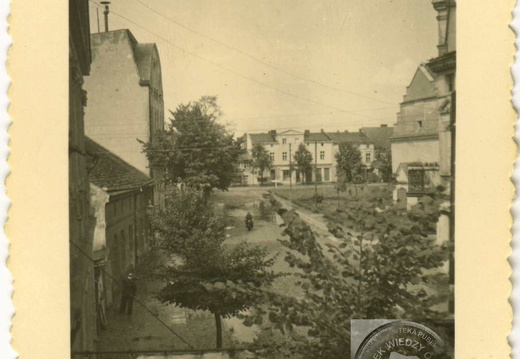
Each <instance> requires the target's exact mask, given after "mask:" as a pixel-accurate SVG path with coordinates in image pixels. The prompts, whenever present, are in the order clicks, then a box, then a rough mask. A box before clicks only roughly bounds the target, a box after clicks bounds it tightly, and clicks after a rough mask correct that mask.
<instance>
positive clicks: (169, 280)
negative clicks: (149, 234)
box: [151, 188, 275, 348]
mask: <svg viewBox="0 0 520 359" xmlns="http://www.w3.org/2000/svg"><path fill="white" fill-rule="evenodd" d="M202 197H203V195H202V193H200V191H196V190H194V189H192V188H187V189H184V190H178V191H175V192H174V194H173V195H172V196H171V197H170V198H168V200H167V201H166V209H165V210H164V211H160V212H158V213H157V214H156V215H155V216H154V219H153V225H154V229H155V231H156V233H157V234H159V236H160V237H161V240H162V243H163V247H162V248H163V249H165V250H166V253H167V254H168V257H169V258H168V260H169V263H173V264H169V265H167V266H154V267H153V269H152V270H151V272H152V273H151V276H152V277H154V278H157V279H160V280H162V281H163V282H164V283H165V285H164V287H163V288H162V289H161V290H160V291H159V293H158V294H157V298H158V299H159V300H160V301H161V302H163V303H168V304H175V305H178V306H180V307H184V308H190V309H194V310H199V309H200V310H208V311H210V312H211V313H213V314H214V317H215V325H216V338H217V340H216V345H217V348H220V347H222V323H221V320H222V317H230V316H235V315H237V314H238V313H239V312H241V311H243V310H245V309H247V308H248V307H250V306H251V305H253V304H255V303H256V302H258V301H260V300H261V298H262V297H261V296H259V294H258V293H257V292H256V291H254V290H252V289H251V288H258V287H268V286H269V285H270V283H271V282H272V281H273V279H274V278H275V275H274V274H273V273H272V271H270V270H269V268H270V267H271V265H272V264H273V261H274V259H273V258H267V251H266V249H264V248H263V247H260V246H253V245H250V244H247V243H240V244H239V245H236V246H234V247H233V248H229V247H226V246H225V245H223V243H224V240H225V238H226V235H225V231H224V224H223V222H222V220H221V219H220V218H218V217H217V216H216V215H215V213H214V212H213V209H212V208H211V207H210V206H208V205H207V204H206V203H205V201H204V200H203V199H202Z"/></svg>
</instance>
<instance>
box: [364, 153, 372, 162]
mask: <svg viewBox="0 0 520 359" xmlns="http://www.w3.org/2000/svg"><path fill="white" fill-rule="evenodd" d="M365 162H366V163H370V162H372V154H371V153H367V154H365Z"/></svg>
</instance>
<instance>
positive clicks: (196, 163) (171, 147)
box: [143, 96, 241, 198]
mask: <svg viewBox="0 0 520 359" xmlns="http://www.w3.org/2000/svg"><path fill="white" fill-rule="evenodd" d="M170 112H171V111H170ZM171 114H172V116H173V118H171V119H170V121H171V123H170V125H169V128H168V130H167V131H166V133H165V134H164V135H161V136H159V137H157V138H155V139H154V140H153V141H151V142H148V143H143V151H144V152H145V153H146V155H147V157H148V159H149V161H150V166H151V168H153V169H157V170H159V171H161V172H162V173H163V175H164V180H165V181H166V182H167V183H170V184H171V183H177V182H179V181H182V182H184V183H185V184H187V185H188V186H191V187H194V188H197V189H200V190H202V191H203V192H204V194H205V198H207V197H208V196H209V193H210V192H211V191H212V190H213V189H214V188H217V189H221V190H226V189H227V188H228V187H229V185H230V184H231V182H232V180H233V176H234V174H235V169H236V166H237V164H238V157H239V154H240V153H241V148H240V143H238V142H237V141H236V140H235V139H234V138H233V134H232V133H231V132H230V131H229V130H228V129H227V128H226V127H225V126H224V125H222V124H220V123H218V120H219V118H220V117H221V114H222V112H221V110H220V107H219V106H218V104H217V98H216V97H208V96H205V97H202V98H201V99H200V100H199V101H195V102H192V103H188V104H187V105H182V104H181V105H179V106H178V107H177V109H176V110H175V112H171Z"/></svg>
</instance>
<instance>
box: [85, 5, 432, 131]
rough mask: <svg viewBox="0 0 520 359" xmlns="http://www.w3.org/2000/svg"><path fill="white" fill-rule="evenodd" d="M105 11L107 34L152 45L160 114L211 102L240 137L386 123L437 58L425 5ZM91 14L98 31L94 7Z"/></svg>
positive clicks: (161, 7) (128, 7) (118, 7)
mask: <svg viewBox="0 0 520 359" xmlns="http://www.w3.org/2000/svg"><path fill="white" fill-rule="evenodd" d="M96 2H98V1H96ZM90 5H91V6H90V16H91V31H92V32H97V19H96V18H97V16H96V8H97V6H96V5H95V4H94V3H93V2H92V0H91V2H90ZM110 7H111V10H112V11H113V13H112V14H111V15H110V19H109V21H110V29H111V30H115V29H123V28H128V29H130V30H131V31H132V33H133V34H134V36H135V37H136V39H137V40H138V41H139V42H155V43H157V46H158V48H159V55H160V57H161V65H162V74H163V87H164V102H165V108H166V109H172V110H173V109H175V108H176V107H177V106H178V105H179V104H181V103H187V102H189V101H193V100H197V99H199V98H200V97H201V96H203V95H217V96H218V98H219V103H220V105H221V107H222V110H223V112H224V117H223V120H222V121H223V122H231V123H233V127H234V129H235V130H236V132H237V134H238V135H240V134H242V133H243V132H246V131H251V132H259V131H267V130H270V129H278V130H283V129H288V128H292V129H297V130H304V129H310V130H320V129H324V130H326V131H336V130H341V131H343V130H350V131H356V130H358V129H359V128H360V127H363V126H378V125H380V124H382V123H384V124H388V125H393V124H394V123H395V122H396V112H397V111H398V109H399V102H400V101H401V100H402V96H403V94H404V92H405V87H406V86H407V85H408V84H409V83H410V81H411V79H412V76H413V74H414V73H415V70H416V69H417V66H418V65H419V64H420V63H421V62H423V61H426V60H428V59H430V58H432V57H434V56H436V54H437V48H436V44H437V22H436V19H435V17H436V15H437V13H436V12H435V11H434V9H433V6H432V5H431V1H430V0H321V1H317V0H255V1H252V0H251V1H245V0H219V1H215V0H112V4H111V6H110ZM118 15H120V16H118ZM99 16H100V22H101V30H103V13H102V9H101V8H100V9H99ZM121 16H122V17H124V18H126V19H124V18H122V17H121ZM145 29H146V30H145ZM167 113H168V114H169V112H168V111H167Z"/></svg>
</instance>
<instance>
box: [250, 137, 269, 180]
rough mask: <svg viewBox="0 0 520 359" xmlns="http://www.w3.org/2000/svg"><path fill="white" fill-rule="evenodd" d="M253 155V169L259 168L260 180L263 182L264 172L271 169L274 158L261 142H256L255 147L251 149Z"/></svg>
mask: <svg viewBox="0 0 520 359" xmlns="http://www.w3.org/2000/svg"><path fill="white" fill-rule="evenodd" d="M251 156H252V157H253V162H252V167H253V169H258V173H259V174H260V182H261V183H262V184H263V183H264V172H265V171H266V170H269V169H271V167H272V166H273V160H272V159H271V156H270V155H269V153H268V152H267V150H266V149H265V147H264V146H262V145H261V144H256V145H254V146H253V149H252V150H251Z"/></svg>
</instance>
